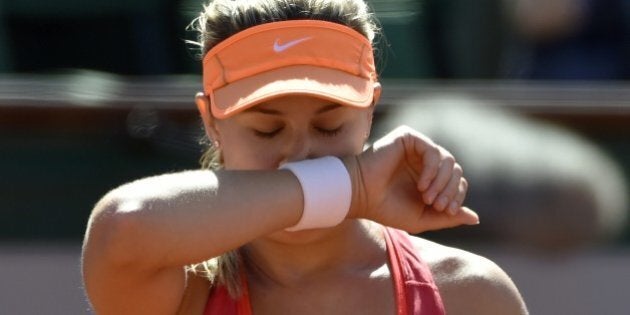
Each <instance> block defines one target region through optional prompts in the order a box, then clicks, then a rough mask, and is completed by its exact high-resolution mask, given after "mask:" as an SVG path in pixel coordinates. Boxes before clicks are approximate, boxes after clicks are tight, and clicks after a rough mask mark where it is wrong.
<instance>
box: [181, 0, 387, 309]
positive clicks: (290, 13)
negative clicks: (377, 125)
mask: <svg viewBox="0 0 630 315" xmlns="http://www.w3.org/2000/svg"><path fill="white" fill-rule="evenodd" d="M300 19H301V20H304V19H311V20H323V21H329V22H334V23H339V24H342V25H346V26H348V27H350V28H352V29H354V30H355V31H357V32H359V33H360V34H362V35H364V36H365V37H366V38H367V39H368V40H370V42H372V43H374V38H375V36H376V35H377V32H378V30H379V28H378V23H377V21H376V19H375V18H374V15H373V14H372V13H370V12H369V10H368V6H367V4H366V3H365V2H364V1H363V0H214V1H211V2H210V3H208V4H207V5H204V10H203V11H202V12H201V13H200V15H199V16H198V17H197V18H196V19H195V20H193V22H192V23H191V24H190V26H189V27H190V28H192V29H193V30H195V31H196V32H197V33H198V35H197V36H198V37H197V42H194V41H190V42H189V43H192V44H194V45H195V46H198V47H199V48H200V54H199V57H200V58H203V56H204V55H205V54H206V53H207V52H208V51H209V50H210V49H212V47H214V46H215V45H217V44H218V43H220V42H221V41H223V40H225V39H227V38H228V37H230V36H232V35H234V34H236V33H238V32H240V31H242V30H245V29H247V28H249V27H253V26H256V25H260V24H264V23H270V22H276V21H286V20H300ZM200 162H201V165H202V167H203V168H206V169H218V168H220V167H221V164H222V163H221V152H220V151H219V150H218V149H217V148H215V147H214V146H210V147H209V149H208V150H207V151H206V152H205V153H204V154H203V156H202V157H201V160H200ZM241 263H243V262H242V261H241V259H240V256H239V254H238V250H232V251H230V252H227V253H225V254H223V255H221V256H218V257H215V258H212V259H210V260H208V261H205V262H202V263H199V264H194V265H191V266H189V267H188V270H189V271H192V272H195V273H198V274H202V275H203V276H205V277H206V278H208V279H209V280H210V282H211V283H213V284H219V285H224V286H225V287H226V288H227V290H228V292H229V294H230V296H232V297H233V298H237V297H239V296H240V294H241V285H240V284H241V279H240V273H239V270H240V264H241Z"/></svg>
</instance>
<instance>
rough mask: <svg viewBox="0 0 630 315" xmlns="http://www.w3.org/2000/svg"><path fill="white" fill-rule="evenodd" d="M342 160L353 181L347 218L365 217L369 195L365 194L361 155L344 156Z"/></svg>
mask: <svg viewBox="0 0 630 315" xmlns="http://www.w3.org/2000/svg"><path fill="white" fill-rule="evenodd" d="M342 161H343V164H344V165H345V167H346V169H347V170H348V174H349V175H350V182H351V183H352V199H351V201H350V209H349V210H348V215H347V218H348V219H358V218H365V217H366V216H365V213H364V212H365V209H366V207H367V195H366V194H365V182H364V179H363V170H362V169H361V162H360V160H359V157H358V156H356V155H352V156H347V157H344V158H343V159H342Z"/></svg>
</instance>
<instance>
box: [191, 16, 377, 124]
mask: <svg viewBox="0 0 630 315" xmlns="http://www.w3.org/2000/svg"><path fill="white" fill-rule="evenodd" d="M377 86H378V82H377V75H376V71H375V67H374V55H373V52H372V45H371V44H370V42H369V40H368V39H367V38H365V36H363V35H361V34H360V33H358V32H357V31H355V30H353V29H351V28H349V27H346V26H344V25H341V24H337V23H332V22H325V21H319V20H292V21H282V22H272V23H266V24H262V25H258V26H255V27H251V28H248V29H246V30H244V31H242V32H239V33H237V34H235V35H233V36H231V37H229V38H228V39H226V40H224V41H223V42H221V43H219V44H218V45H217V46H215V47H213V48H212V49H211V50H210V51H209V52H208V53H207V54H206V56H205V57H204V59H203V88H204V92H205V93H206V95H207V96H208V97H209V98H210V102H211V104H212V105H211V106H212V114H213V115H214V117H216V118H218V119H222V118H226V117H229V116H231V115H233V114H236V113H238V112H240V111H243V110H245V109H247V108H250V107H252V106H254V105H256V104H259V103H261V102H265V101H267V100H270V99H272V98H276V97H279V96H283V95H289V94H300V95H309V96H314V97H318V98H322V99H325V100H329V101H332V102H335V103H339V104H342V105H349V106H355V107H368V106H370V105H371V104H372V103H373V102H375V101H377V98H378V95H375V94H374V90H375V87H377Z"/></svg>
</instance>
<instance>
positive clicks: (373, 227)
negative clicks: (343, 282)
mask: <svg viewBox="0 0 630 315" xmlns="http://www.w3.org/2000/svg"><path fill="white" fill-rule="evenodd" d="M291 236H293V237H291V239H292V243H288V242H284V241H281V240H277V239H275V238H272V237H268V238H261V239H258V240H255V241H253V242H251V243H250V244H248V245H246V246H245V247H244V248H243V255H244V258H245V261H246V266H247V270H248V274H250V275H251V276H252V278H253V279H255V280H256V281H261V282H263V283H273V284H277V285H282V286H287V287H288V286H293V285H294V284H296V283H304V282H305V281H309V280H312V279H317V278H319V277H321V276H322V275H325V274H328V273H333V274H334V273H338V272H344V271H355V270H357V269H364V268H369V269H372V268H374V267H376V266H380V265H382V264H383V263H384V262H386V261H387V254H386V253H385V243H384V239H383V236H382V229H381V228H380V226H378V225H377V224H374V223H371V222H369V221H361V220H347V221H345V222H344V223H342V224H340V225H339V226H337V227H335V228H332V229H327V230H321V231H304V232H296V233H292V235H291ZM283 239H286V237H283ZM305 239H306V240H307V241H303V240H305ZM302 241H303V242H302Z"/></svg>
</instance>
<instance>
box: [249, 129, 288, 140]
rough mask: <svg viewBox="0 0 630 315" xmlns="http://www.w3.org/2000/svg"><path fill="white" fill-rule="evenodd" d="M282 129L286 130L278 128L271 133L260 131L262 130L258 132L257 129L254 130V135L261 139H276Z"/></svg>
mask: <svg viewBox="0 0 630 315" xmlns="http://www.w3.org/2000/svg"><path fill="white" fill-rule="evenodd" d="M282 129H284V128H278V129H276V130H273V131H269V132H266V131H260V130H256V129H252V130H253V131H254V134H255V135H256V136H258V137H260V138H265V139H270V138H273V137H275V136H276V135H277V134H279V133H280V132H281V131H282Z"/></svg>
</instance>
